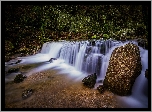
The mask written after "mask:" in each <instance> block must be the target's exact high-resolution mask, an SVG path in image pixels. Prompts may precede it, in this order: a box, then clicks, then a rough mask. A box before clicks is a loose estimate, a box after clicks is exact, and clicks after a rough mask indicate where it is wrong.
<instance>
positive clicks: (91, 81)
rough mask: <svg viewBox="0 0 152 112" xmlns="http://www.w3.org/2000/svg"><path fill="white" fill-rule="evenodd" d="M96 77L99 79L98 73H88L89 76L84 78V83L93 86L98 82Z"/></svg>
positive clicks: (89, 86)
mask: <svg viewBox="0 0 152 112" xmlns="http://www.w3.org/2000/svg"><path fill="white" fill-rule="evenodd" d="M96 79H97V74H96V73H94V74H91V75H88V76H87V77H85V78H84V79H83V80H82V83H83V85H84V86H86V87H88V88H93V87H94V85H95V83H96Z"/></svg>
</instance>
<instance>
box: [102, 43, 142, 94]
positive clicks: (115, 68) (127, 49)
mask: <svg viewBox="0 0 152 112" xmlns="http://www.w3.org/2000/svg"><path fill="white" fill-rule="evenodd" d="M141 69H142V65H141V58H140V51H139V48H138V46H137V45H135V44H132V43H128V44H126V45H124V46H121V47H118V48H116V49H115V50H114V51H113V53H112V55H111V57H110V60H109V66H108V69H107V73H106V76H105V79H104V82H103V85H104V87H105V88H106V89H108V90H110V91H111V92H113V93H115V94H117V95H120V96H125V95H130V94H131V90H132V86H133V84H134V82H135V79H136V78H137V77H138V76H139V75H140V73H141Z"/></svg>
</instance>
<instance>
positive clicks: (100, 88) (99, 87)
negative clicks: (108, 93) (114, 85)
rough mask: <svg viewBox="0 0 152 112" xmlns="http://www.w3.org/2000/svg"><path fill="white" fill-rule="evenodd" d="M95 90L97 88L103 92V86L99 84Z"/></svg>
mask: <svg viewBox="0 0 152 112" xmlns="http://www.w3.org/2000/svg"><path fill="white" fill-rule="evenodd" d="M97 90H98V91H99V92H100V93H103V92H104V91H105V88H104V86H103V85H99V86H98V87H97Z"/></svg>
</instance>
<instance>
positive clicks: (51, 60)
mask: <svg viewBox="0 0 152 112" xmlns="http://www.w3.org/2000/svg"><path fill="white" fill-rule="evenodd" d="M53 60H57V58H51V59H50V60H49V62H50V63H52V62H53Z"/></svg>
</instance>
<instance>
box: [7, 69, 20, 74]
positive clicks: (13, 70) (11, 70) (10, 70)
mask: <svg viewBox="0 0 152 112" xmlns="http://www.w3.org/2000/svg"><path fill="white" fill-rule="evenodd" d="M18 71H19V68H10V69H9V70H8V73H12V72H18Z"/></svg>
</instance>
